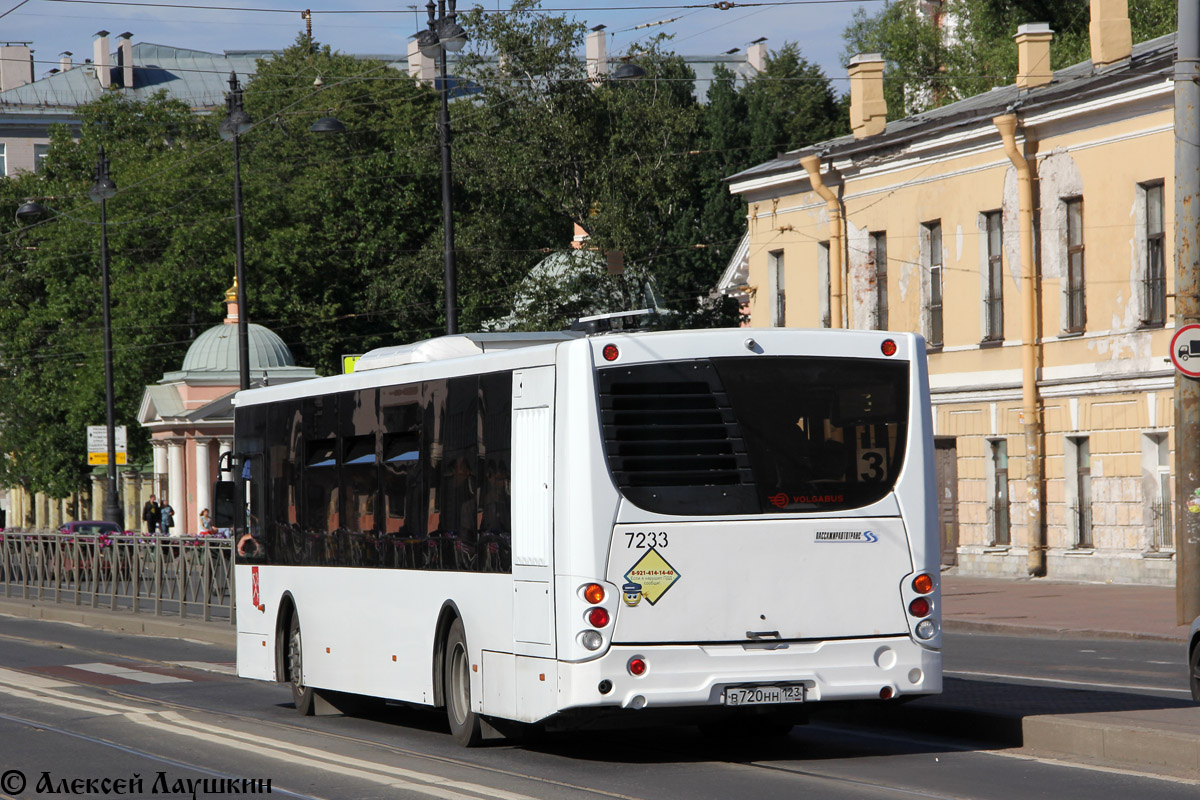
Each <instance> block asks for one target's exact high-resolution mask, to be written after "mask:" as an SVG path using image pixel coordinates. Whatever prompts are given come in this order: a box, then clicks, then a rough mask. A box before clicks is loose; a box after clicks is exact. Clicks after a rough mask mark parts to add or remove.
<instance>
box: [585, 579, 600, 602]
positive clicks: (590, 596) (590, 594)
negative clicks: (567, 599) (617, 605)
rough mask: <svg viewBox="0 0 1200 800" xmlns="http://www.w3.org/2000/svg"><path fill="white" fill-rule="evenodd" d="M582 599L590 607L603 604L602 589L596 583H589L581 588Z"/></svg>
mask: <svg viewBox="0 0 1200 800" xmlns="http://www.w3.org/2000/svg"><path fill="white" fill-rule="evenodd" d="M583 599H584V600H587V601H588V602H589V603H591V604H592V605H596V604H597V603H603V602H604V587H603V586H601V585H600V584H598V583H589V584H588V585H587V586H584V587H583Z"/></svg>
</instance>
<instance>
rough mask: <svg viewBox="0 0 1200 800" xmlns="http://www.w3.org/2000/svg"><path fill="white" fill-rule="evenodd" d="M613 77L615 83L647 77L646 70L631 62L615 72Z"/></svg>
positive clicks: (627, 62)
mask: <svg viewBox="0 0 1200 800" xmlns="http://www.w3.org/2000/svg"><path fill="white" fill-rule="evenodd" d="M612 76H613V80H615V81H631V80H636V79H638V78H644V77H646V70H644V69H642V68H641V67H639V66H638V65H637V64H634V63H633V62H631V61H626V62H625V63H624V64H622V65H621V66H619V67H617V68H616V69H615V70H613V74H612Z"/></svg>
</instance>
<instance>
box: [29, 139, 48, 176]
mask: <svg viewBox="0 0 1200 800" xmlns="http://www.w3.org/2000/svg"><path fill="white" fill-rule="evenodd" d="M49 153H50V145H48V144H35V145H34V146H33V171H34V172H41V171H42V162H43V161H45V160H46V156H47V155H49Z"/></svg>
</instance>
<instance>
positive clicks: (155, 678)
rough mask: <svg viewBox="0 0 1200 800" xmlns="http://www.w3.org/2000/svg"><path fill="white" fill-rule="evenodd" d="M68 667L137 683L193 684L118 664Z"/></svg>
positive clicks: (186, 680)
mask: <svg viewBox="0 0 1200 800" xmlns="http://www.w3.org/2000/svg"><path fill="white" fill-rule="evenodd" d="M67 667H68V668H70V669H81V670H83V671H84V672H95V673H97V674H98V675H111V676H112V677H114V678H123V679H125V680H127V681H137V682H138V683H191V681H190V680H188V679H187V678H177V677H175V676H173V675H160V674H158V673H157V672H147V671H145V670H140V669H132V668H130V667H119V666H117V665H116V664H102V663H99V662H96V663H92V664H67Z"/></svg>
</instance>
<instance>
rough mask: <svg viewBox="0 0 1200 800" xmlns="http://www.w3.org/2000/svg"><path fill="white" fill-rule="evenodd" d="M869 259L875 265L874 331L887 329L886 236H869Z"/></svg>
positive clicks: (881, 234) (884, 234) (875, 234)
mask: <svg viewBox="0 0 1200 800" xmlns="http://www.w3.org/2000/svg"><path fill="white" fill-rule="evenodd" d="M871 259H872V261H873V262H874V264H875V329H876V330H880V331H886V330H887V328H888V278H887V234H886V233H882V232H880V233H872V234H871Z"/></svg>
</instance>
